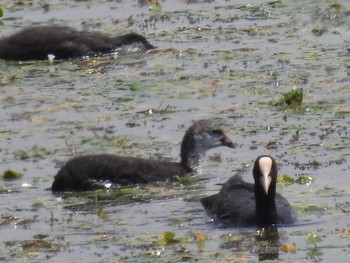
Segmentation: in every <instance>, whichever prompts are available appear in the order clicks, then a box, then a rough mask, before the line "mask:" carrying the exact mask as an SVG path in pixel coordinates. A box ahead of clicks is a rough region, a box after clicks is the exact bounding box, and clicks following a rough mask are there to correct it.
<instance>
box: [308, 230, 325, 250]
mask: <svg viewBox="0 0 350 263" xmlns="http://www.w3.org/2000/svg"><path fill="white" fill-rule="evenodd" d="M320 242H322V237H321V236H319V235H317V234H315V233H309V234H308V235H307V238H306V243H307V244H309V245H314V246H315V248H316V247H317V244H318V243H320Z"/></svg>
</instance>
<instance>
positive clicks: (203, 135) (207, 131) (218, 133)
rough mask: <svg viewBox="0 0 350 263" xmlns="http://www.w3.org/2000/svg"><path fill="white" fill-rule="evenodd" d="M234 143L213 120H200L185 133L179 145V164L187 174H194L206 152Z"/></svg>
mask: <svg viewBox="0 0 350 263" xmlns="http://www.w3.org/2000/svg"><path fill="white" fill-rule="evenodd" d="M219 146H227V147H230V148H234V147H235V145H234V143H233V142H232V141H231V140H230V139H229V138H228V137H227V135H226V134H225V132H224V130H223V129H222V128H221V127H220V125H219V124H218V123H217V121H215V120H200V121H197V122H195V123H194V124H192V125H191V126H190V127H189V128H188V130H187V131H186V133H185V136H184V138H183V140H182V144H181V164H182V165H183V166H184V167H185V169H186V170H187V171H188V172H194V171H195V170H196V168H197V166H198V165H199V161H200V159H201V157H203V156H204V155H205V153H206V151H208V150H210V149H212V148H215V147H219Z"/></svg>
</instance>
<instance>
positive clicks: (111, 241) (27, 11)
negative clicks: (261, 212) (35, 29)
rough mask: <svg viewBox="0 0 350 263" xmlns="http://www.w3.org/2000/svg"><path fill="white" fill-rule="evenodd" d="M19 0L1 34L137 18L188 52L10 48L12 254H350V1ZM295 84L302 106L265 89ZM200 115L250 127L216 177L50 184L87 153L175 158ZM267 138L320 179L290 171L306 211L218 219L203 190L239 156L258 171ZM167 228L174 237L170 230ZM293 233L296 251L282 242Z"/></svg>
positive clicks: (135, 26)
mask: <svg viewBox="0 0 350 263" xmlns="http://www.w3.org/2000/svg"><path fill="white" fill-rule="evenodd" d="M12 2H13V1H7V2H6V3H4V4H3V5H2V7H3V9H4V13H5V15H4V17H2V18H0V22H1V25H0V32H1V36H4V35H7V34H10V33H12V32H14V31H15V29H17V28H21V27H23V26H26V25H29V24H52V23H55V24H63V25H70V26H73V27H76V28H78V29H81V28H86V29H88V30H101V31H103V32H106V33H109V34H119V33H124V32H130V31H136V32H138V33H142V34H144V35H146V37H147V39H149V41H150V42H151V43H152V44H154V45H156V46H158V47H160V48H169V47H172V48H175V49H177V50H178V52H175V53H166V54H147V55H145V54H133V55H127V56H119V57H117V58H116V59H112V58H109V57H105V58H100V59H86V60H84V59H81V60H72V61H57V62H56V63H54V64H53V65H51V66H50V65H48V63H47V62H46V61H44V62H29V63H15V62H4V61H2V62H0V105H1V111H0V160H1V163H0V172H1V173H2V172H3V171H5V170H6V169H12V170H14V171H18V172H20V173H22V174H23V177H22V178H21V179H19V180H14V181H4V180H1V194H0V197H1V200H0V208H1V213H0V214H1V220H0V259H1V260H2V261H4V262H47V261H49V260H50V262H63V261H64V262H83V261H84V262H176V261H190V262H191V261H196V260H197V261H198V262H241V261H243V262H246V261H248V262H249V261H252V262H255V261H258V259H259V254H262V252H263V251H264V250H267V251H272V252H273V253H274V256H278V260H277V262H302V261H304V260H305V261H306V262H318V261H323V262H331V261H337V262H346V261H347V260H348V257H349V253H350V249H349V239H350V234H349V228H350V226H349V224H350V219H349V212H350V204H349V193H350V181H349V178H348V170H349V160H350V158H349V154H350V150H349V148H348V145H349V136H348V129H349V127H350V124H349V122H350V118H349V113H350V103H349V101H350V92H349V83H350V81H349V74H350V59H349V52H350V50H349V48H350V46H349V44H350V34H349V32H350V28H349V25H350V4H349V3H348V1H345V0H341V1H337V2H333V1H316V0H315V1H311V0H308V1H252V2H249V5H247V3H248V2H246V1H240V2H237V1H223V0H222V1H191V3H186V1H180V0H177V1H169V0H168V1H165V2H163V4H162V11H161V12H159V13H152V12H150V11H149V10H148V5H141V4H139V3H138V2H137V1H102V0H101V1H63V0H62V1H58V0H56V1H50V3H49V5H45V4H43V2H40V1H34V2H33V3H32V4H31V2H30V1H24V3H25V5H15V4H13V3H12ZM44 7H46V8H47V9H44ZM295 88H303V90H304V102H303V106H302V108H301V109H299V110H298V111H293V110H284V109H281V108H278V107H272V106H270V105H268V102H270V101H272V100H278V99H280V98H281V97H282V94H283V93H285V92H287V91H290V90H292V89H295ZM201 118H222V122H223V125H224V127H225V129H226V130H227V133H228V134H229V136H230V137H231V138H232V139H233V140H234V141H236V142H237V143H238V148H236V149H233V150H232V149H225V148H218V149H215V150H213V151H211V152H210V153H209V154H208V158H206V160H204V163H203V165H202V175H200V178H204V179H205V180H200V181H199V182H197V183H195V184H192V185H189V186H181V185H179V184H177V185H171V186H169V185H165V186H164V185H158V186H154V187H140V188H136V189H127V190H125V189H123V190H120V191H119V190H118V191H112V192H99V193H96V194H94V193H90V194H89V195H83V194H80V195H64V196H55V195H52V193H51V192H50V191H47V190H45V189H47V188H49V187H50V186H51V183H52V181H53V176H54V175H55V173H56V172H57V170H58V167H59V166H60V164H61V163H62V162H64V161H65V160H67V159H69V158H70V157H72V156H73V155H74V154H90V153H102V152H108V153H118V154H123V155H131V156H141V157H145V158H148V157H153V158H170V159H173V160H176V159H177V158H178V155H179V146H180V141H181V139H182V136H183V134H184V132H185V130H186V128H187V127H188V126H189V125H190V124H191V123H192V121H194V120H197V119H201ZM269 142H270V143H269ZM268 144H269V145H270V146H271V145H272V146H273V147H266V146H267V145H268ZM263 153H264V154H265V153H266V154H271V155H273V156H274V157H276V159H277V160H278V162H279V167H280V174H282V175H288V176H290V177H292V178H293V179H297V178H299V177H300V176H310V177H312V178H313V179H314V181H313V182H312V183H310V184H297V183H294V184H292V185H289V186H286V185H283V184H280V185H279V191H280V192H281V193H282V194H283V195H284V196H286V197H287V198H288V200H289V201H290V202H291V203H292V204H293V205H294V207H295V209H296V210H297V211H298V215H299V217H300V222H301V224H300V225H299V226H295V227H289V228H279V229H278V232H279V238H278V240H277V241H276V240H275V241H274V242H275V243H274V244H270V243H268V242H267V243H264V242H260V241H258V240H257V239H256V230H255V229H218V228H217V227H216V226H215V225H213V224H212V223H211V222H210V218H209V217H208V216H207V215H206V213H205V212H204V211H203V209H202V207H201V205H200V203H199V202H198V200H199V198H200V197H202V196H206V195H209V194H213V193H216V192H217V191H218V189H219V188H220V186H218V185H217V184H218V183H222V182H225V181H226V180H227V179H228V178H229V177H230V176H232V175H233V174H235V173H236V172H237V171H241V172H242V174H243V176H244V178H245V179H246V180H247V181H252V176H251V166H252V162H253V160H254V159H255V158H256V157H257V156H258V155H260V154H263ZM126 200H128V201H126ZM130 200H133V201H132V202H130ZM167 231H169V232H173V233H174V234H175V239H171V240H170V241H169V240H168V239H166V238H164V237H162V236H161V235H162V234H164V233H165V232H167ZM310 235H311V236H312V235H316V238H310ZM293 243H295V251H294V252H293V253H292V251H289V252H284V251H283V249H282V247H283V246H284V245H290V244H293ZM314 243H316V246H315V244H314ZM265 252H266V251H265Z"/></svg>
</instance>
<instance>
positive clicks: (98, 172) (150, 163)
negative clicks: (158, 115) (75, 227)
mask: <svg viewBox="0 0 350 263" xmlns="http://www.w3.org/2000/svg"><path fill="white" fill-rule="evenodd" d="M218 146H228V147H231V148H232V147H234V144H233V143H232V141H231V140H230V139H229V138H228V137H227V136H226V135H225V133H224V132H223V131H222V129H221V128H220V127H219V126H218V125H217V124H216V123H215V122H213V121H211V120H201V121H197V122H195V123H194V124H193V125H192V126H191V127H190V128H189V129H188V130H187V131H186V133H185V136H184V138H183V140H182V144H181V162H179V163H177V162H164V161H158V160H147V159H141V158H133V157H122V156H117V155H112V154H100V155H87V156H78V157H74V158H72V159H71V160H69V161H68V162H67V163H66V164H65V165H64V166H63V167H62V168H61V169H60V170H59V171H58V173H57V175H56V176H55V179H54V182H53V184H52V190H53V191H65V190H77V191H83V190H92V189H97V188H101V187H103V185H104V183H105V182H106V181H109V182H111V183H113V184H117V185H130V184H144V183H149V182H155V181H169V180H176V177H177V176H179V175H186V174H188V173H192V172H195V171H196V167H197V166H198V164H199V161H200V158H201V157H202V156H203V155H204V154H205V152H206V151H207V150H209V149H211V148H214V147H218Z"/></svg>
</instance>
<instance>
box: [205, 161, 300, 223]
mask: <svg viewBox="0 0 350 263" xmlns="http://www.w3.org/2000/svg"><path fill="white" fill-rule="evenodd" d="M253 176H254V184H251V183H247V182H245V181H243V179H242V178H241V176H239V175H235V176H233V177H231V178H230V179H229V180H228V181H227V182H226V183H225V184H223V186H222V189H221V190H220V192H219V193H218V194H215V195H212V196H208V197H205V198H202V199H201V203H202V205H203V206H204V208H205V209H206V210H207V211H208V213H209V214H211V215H212V216H213V217H214V219H215V221H217V222H218V223H220V224H222V225H223V226H267V225H273V224H282V225H289V224H295V223H297V216H296V214H295V213H294V211H293V209H292V207H291V205H290V204H289V203H288V201H287V200H286V199H285V198H284V197H283V196H282V195H280V194H278V193H276V179H277V165H276V161H275V160H274V159H273V158H272V157H270V156H267V155H264V156H260V157H258V158H257V159H256V161H255V163H254V168H253Z"/></svg>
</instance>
